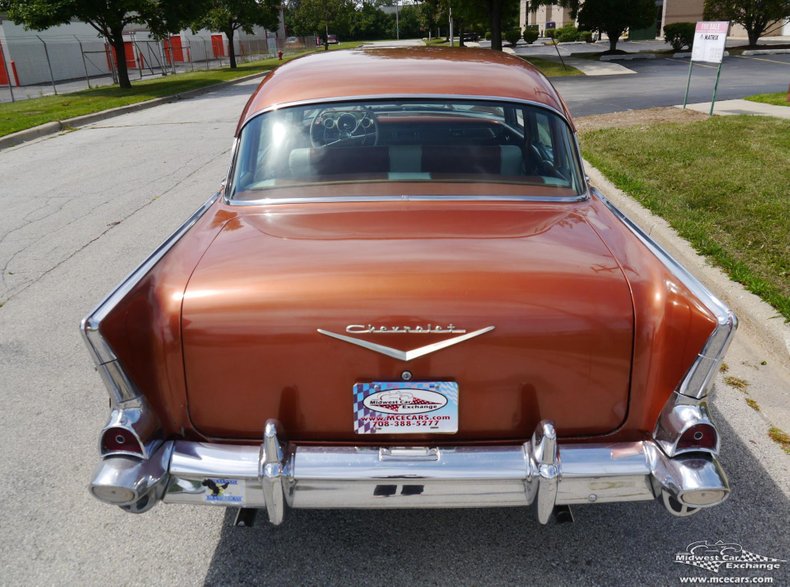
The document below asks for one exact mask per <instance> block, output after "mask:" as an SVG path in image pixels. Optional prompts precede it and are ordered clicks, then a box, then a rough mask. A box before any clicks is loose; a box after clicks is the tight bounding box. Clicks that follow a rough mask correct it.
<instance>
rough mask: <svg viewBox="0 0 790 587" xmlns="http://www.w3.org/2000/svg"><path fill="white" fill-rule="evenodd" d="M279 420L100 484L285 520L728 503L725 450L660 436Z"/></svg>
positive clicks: (144, 503)
mask: <svg viewBox="0 0 790 587" xmlns="http://www.w3.org/2000/svg"><path fill="white" fill-rule="evenodd" d="M282 438H283V435H282V433H281V431H280V430H279V426H278V424H277V423H276V422H274V421H269V422H267V424H266V428H265V431H264V440H263V443H262V444H261V445H256V446H231V445H223V444H208V443H197V442H187V441H175V442H165V443H164V444H163V445H162V446H161V447H160V448H159V450H158V451H157V452H156V453H155V454H154V455H153V456H152V457H151V459H148V460H139V461H137V462H136V463H135V462H134V461H131V460H130V458H129V457H112V456H111V457H107V458H105V459H104V460H103V461H102V462H101V464H100V465H99V468H98V469H97V471H96V474H95V476H94V480H93V482H92V483H91V492H92V493H93V494H94V495H95V496H96V497H97V498H98V499H100V500H102V501H105V502H107V503H112V504H114V505H119V506H121V507H122V508H123V509H125V510H127V511H131V512H136V513H140V512H143V511H147V510H148V509H150V508H151V507H152V506H153V505H154V504H155V503H156V502H157V501H160V500H161V501H164V502H165V503H185V504H205V505H223V506H234V507H247V508H265V509H266V510H267V512H268V516H269V520H270V521H271V522H272V523H274V524H279V523H281V522H282V520H283V517H284V515H285V511H286V509H287V507H293V508H455V507H459V508H460V507H503V506H528V505H530V504H532V503H533V502H536V504H537V516H538V520H539V521H540V522H541V523H543V524H545V523H547V522H548V521H549V519H550V517H551V513H552V511H553V510H554V507H555V506H557V505H574V504H585V503H607V502H618V501H643V500H652V499H656V498H657V499H659V500H660V501H661V502H662V503H663V504H664V506H665V507H666V508H667V510H669V511H670V512H671V513H672V514H674V515H678V516H685V515H690V514H692V513H694V512H696V511H697V510H698V509H699V508H704V507H710V506H714V505H717V504H719V503H721V502H722V501H724V499H725V498H726V497H727V495H728V494H729V491H730V490H729V485H728V482H727V477H726V475H725V474H724V472H723V471H722V469H721V467H720V465H719V463H718V461H717V460H716V458H715V457H714V456H712V455H710V454H705V453H694V454H686V455H682V456H678V457H675V458H669V457H667V456H666V455H665V454H664V453H663V452H662V451H661V449H660V448H659V447H658V445H657V444H656V443H655V442H653V441H647V440H646V441H640V442H626V443H615V444H584V445H582V444H565V445H559V444H558V443H557V437H556V433H555V431H554V426H553V425H552V424H551V423H550V422H546V421H544V422H541V423H540V425H539V426H538V428H537V429H536V431H535V433H534V434H533V436H532V438H531V440H530V441H529V442H526V443H524V444H523V445H515V446H490V447H454V448H445V447H439V448H431V447H404V448H390V447H387V448H370V447H364V448H355V447H331V446H321V447H319V446H291V445H288V444H286V443H283V442H282V440H281V439H282Z"/></svg>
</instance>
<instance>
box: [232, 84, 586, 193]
mask: <svg viewBox="0 0 790 587" xmlns="http://www.w3.org/2000/svg"><path fill="white" fill-rule="evenodd" d="M448 99H450V100H470V101H475V102H502V103H505V104H520V105H524V106H534V107H536V108H541V109H543V110H547V111H549V112H551V113H553V114H555V115H557V116H558V117H559V118H560V120H562V121H563V122H564V123H565V124H566V125H567V127H568V131H569V133H570V135H571V137H573V146H575V153H574V156H575V157H576V164H577V165H578V168H579V172H580V174H581V175H580V180H581V185H580V187H581V189H582V193H581V194H579V195H578V196H560V197H550V196H469V197H464V196H424V197H417V196H405V195H402V196H367V197H366V196H360V197H357V198H353V199H350V200H349V199H343V198H344V196H337V197H335V196H326V197H320V198H260V199H257V200H249V201H246V202H240V201H238V200H235V199H233V198H231V197H230V195H229V194H230V192H231V191H232V187H233V185H232V178H233V171H234V168H235V167H236V155H237V154H238V147H239V142H240V140H241V133H242V132H244V129H245V128H247V125H248V124H249V123H250V122H252V121H253V120H255V119H256V118H258V117H259V116H262V115H263V114H267V113H269V112H274V111H276V110H281V109H283V108H292V107H298V106H309V105H311V104H316V105H318V104H334V103H337V102H360V101H365V100H376V101H384V100H409V101H413V100H448ZM225 186H226V189H225V192H224V194H223V201H224V203H225V204H226V205H228V206H261V205H274V204H294V203H305V204H308V203H310V204H315V203H320V202H333V203H334V202H339V203H345V202H378V201H387V200H389V201H392V200H406V199H412V200H417V199H418V198H419V200H421V201H465V200H474V199H480V200H485V201H492V202H496V201H518V202H557V203H573V202H581V201H584V200H587V199H589V194H588V191H589V184H588V183H587V177H586V176H585V174H584V161H583V159H582V156H581V149H580V148H579V141H578V137H577V135H576V131H575V130H574V128H573V125H572V124H571V123H570V121H569V120H568V117H567V116H566V115H565V113H563V112H562V111H560V110H557V109H556V108H554V107H553V106H549V105H548V104H543V103H541V102H536V101H534V100H525V99H523V98H508V97H505V96H477V95H468V94H458V95H456V94H409V95H406V96H404V95H403V94H370V95H368V94H366V95H363V96H340V97H332V98H321V99H315V98H314V99H310V100H298V101H294V102H283V103H279V104H273V105H271V106H268V107H267V108H264V109H263V110H260V111H258V112H256V113H255V114H253V115H252V116H250V117H249V118H248V119H247V120H245V121H244V124H243V125H242V127H241V128H240V129H239V130H238V132H237V133H236V136H235V139H234V142H233V154H232V159H231V165H230V169H229V170H228V179H227V181H226V183H225Z"/></svg>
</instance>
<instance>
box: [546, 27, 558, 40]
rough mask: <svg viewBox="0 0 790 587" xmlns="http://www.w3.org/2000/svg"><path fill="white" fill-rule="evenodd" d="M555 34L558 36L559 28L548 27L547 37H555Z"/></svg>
mask: <svg viewBox="0 0 790 587" xmlns="http://www.w3.org/2000/svg"><path fill="white" fill-rule="evenodd" d="M555 36H557V29H546V37H548V38H549V39H553V38H554V37H555Z"/></svg>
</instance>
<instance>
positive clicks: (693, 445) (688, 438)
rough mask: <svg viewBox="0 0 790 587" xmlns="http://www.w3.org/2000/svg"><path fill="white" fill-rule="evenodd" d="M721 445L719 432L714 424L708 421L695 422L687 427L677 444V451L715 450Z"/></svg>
mask: <svg viewBox="0 0 790 587" xmlns="http://www.w3.org/2000/svg"><path fill="white" fill-rule="evenodd" d="M718 446H719V434H718V432H716V429H715V428H714V427H713V425H711V424H708V423H699V424H694V425H693V426H691V427H690V428H688V429H686V431H684V432H683V434H681V435H680V438H679V439H678V441H677V444H676V445H675V451H676V452H687V451H689V452H690V451H695V450H701V451H706V452H715V451H716V448H717V447H718Z"/></svg>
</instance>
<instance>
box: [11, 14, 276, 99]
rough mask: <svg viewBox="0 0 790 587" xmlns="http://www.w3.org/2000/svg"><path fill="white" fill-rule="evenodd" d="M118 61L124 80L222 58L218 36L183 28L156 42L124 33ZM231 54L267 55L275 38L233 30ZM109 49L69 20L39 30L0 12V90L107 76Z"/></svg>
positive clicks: (143, 33) (224, 45) (222, 39)
mask: <svg viewBox="0 0 790 587" xmlns="http://www.w3.org/2000/svg"><path fill="white" fill-rule="evenodd" d="M124 46H125V47H124V49H125V50H124V53H125V55H124V59H125V60H126V66H127V68H128V69H129V77H130V78H132V79H134V78H135V77H136V76H137V77H142V76H144V75H146V74H153V73H162V71H165V70H168V69H172V68H173V67H176V66H178V65H182V66H183V65H187V66H189V65H191V66H193V67H199V66H202V65H203V64H205V63H208V62H209V61H220V60H222V59H223V58H225V57H226V56H227V55H228V39H227V37H226V36H225V35H224V34H223V33H217V32H213V31H208V30H201V31H198V32H197V33H193V32H192V31H190V30H183V31H181V32H180V33H179V34H177V35H172V36H171V37H170V38H168V39H164V40H158V39H155V38H153V36H152V35H151V34H150V33H149V32H148V30H147V29H146V28H145V27H143V26H139V25H137V26H134V25H132V26H129V27H127V28H126V29H125V30H124ZM234 47H235V50H236V55H237V56H239V57H243V56H244V55H250V54H255V55H261V54H267V55H273V54H274V53H275V52H276V50H277V49H276V47H275V39H274V35H273V34H272V33H267V31H265V30H264V29H262V28H260V27H255V30H254V32H253V34H251V35H247V34H246V33H244V32H243V31H237V32H236V35H235V37H234ZM112 55H113V50H112V48H111V47H110V46H109V45H108V44H107V43H106V41H105V39H104V38H103V37H101V36H100V35H99V34H98V33H97V31H96V29H94V28H93V27H92V26H91V25H89V24H87V23H84V22H80V21H77V20H74V21H72V22H70V23H68V24H65V25H61V26H55V27H50V28H48V29H45V30H43V31H34V30H25V28H24V27H23V26H22V25H17V24H14V23H13V22H12V21H10V20H8V19H7V18H5V17H4V15H1V14H0V57H1V58H0V86H5V85H8V84H9V83H10V84H12V85H15V86H31V85H37V84H48V83H52V82H60V81H65V80H73V79H78V78H82V79H84V78H93V77H102V76H109V75H112V74H113V69H114V65H115V63H114V59H113V58H112Z"/></svg>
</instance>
